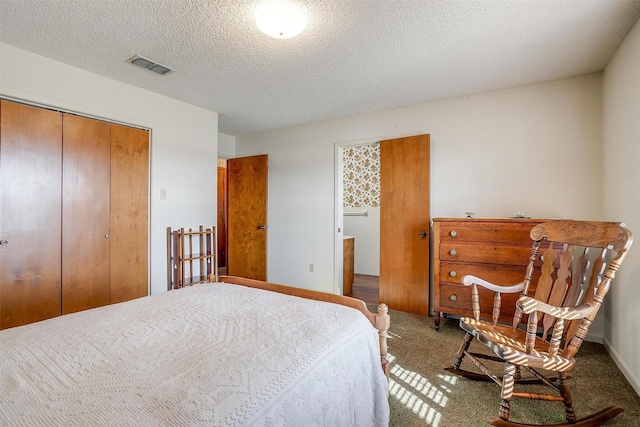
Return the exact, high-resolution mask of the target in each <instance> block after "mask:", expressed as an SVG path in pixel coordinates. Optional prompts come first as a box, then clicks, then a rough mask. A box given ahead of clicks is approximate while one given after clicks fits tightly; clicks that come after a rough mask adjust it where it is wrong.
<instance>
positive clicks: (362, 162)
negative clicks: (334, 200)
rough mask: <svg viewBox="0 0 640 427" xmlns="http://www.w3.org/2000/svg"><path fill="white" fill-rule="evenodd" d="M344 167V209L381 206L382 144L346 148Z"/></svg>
mask: <svg viewBox="0 0 640 427" xmlns="http://www.w3.org/2000/svg"><path fill="white" fill-rule="evenodd" d="M342 165H343V166H342V167H343V169H342V177H343V185H344V188H343V199H344V207H345V208H361V207H378V206H380V144H373V145H359V146H356V147H348V148H345V150H344V152H343V156H342Z"/></svg>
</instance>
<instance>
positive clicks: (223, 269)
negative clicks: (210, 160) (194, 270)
mask: <svg viewBox="0 0 640 427" xmlns="http://www.w3.org/2000/svg"><path fill="white" fill-rule="evenodd" d="M227 189H228V187H227V160H226V159H218V222H217V224H218V226H217V228H216V235H217V236H216V237H217V239H218V243H217V245H218V246H217V247H218V251H217V254H218V256H217V259H218V274H220V275H225V274H227V245H228V241H227V235H228V225H227V197H228V191H227Z"/></svg>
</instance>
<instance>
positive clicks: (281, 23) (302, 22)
mask: <svg viewBox="0 0 640 427" xmlns="http://www.w3.org/2000/svg"><path fill="white" fill-rule="evenodd" d="M255 16H256V25H257V26H258V28H259V29H260V31H262V32H263V33H265V34H266V35H268V36H270V37H273V38H276V39H288V38H290V37H294V36H297V35H298V34H300V33H301V32H302V31H303V30H304V29H305V28H306V26H307V12H306V11H305V10H304V9H303V8H302V7H301V6H298V5H297V4H294V3H289V2H284V1H277V2H268V3H263V4H261V5H259V6H258V7H257V9H256V14H255Z"/></svg>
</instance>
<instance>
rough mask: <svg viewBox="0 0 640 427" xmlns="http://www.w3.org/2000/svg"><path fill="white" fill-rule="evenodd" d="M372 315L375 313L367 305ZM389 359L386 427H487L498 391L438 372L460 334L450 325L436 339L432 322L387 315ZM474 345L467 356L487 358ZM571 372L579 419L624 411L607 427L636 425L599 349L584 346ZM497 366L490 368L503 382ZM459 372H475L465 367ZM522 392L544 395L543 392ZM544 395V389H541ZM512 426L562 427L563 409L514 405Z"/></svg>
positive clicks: (633, 408)
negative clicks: (612, 408) (554, 426)
mask: <svg viewBox="0 0 640 427" xmlns="http://www.w3.org/2000/svg"><path fill="white" fill-rule="evenodd" d="M370 309H372V311H375V308H374V306H370ZM390 314H391V328H390V330H389V335H390V338H389V354H390V359H391V375H390V383H389V385H390V395H389V402H390V406H391V420H390V426H397V427H412V426H441V427H475V426H487V425H489V424H488V422H487V420H488V419H489V418H490V417H493V416H497V415H498V408H499V405H500V388H499V387H498V386H497V385H496V384H494V383H493V382H491V383H485V382H478V381H472V380H468V379H465V378H461V377H456V376H452V375H451V374H449V373H448V372H446V371H445V370H443V369H442V367H443V366H444V365H445V364H451V363H452V362H453V358H454V356H455V354H456V352H457V350H458V347H459V345H460V342H461V341H462V337H463V336H464V333H463V331H462V330H461V329H460V327H459V326H458V321H457V320H454V319H442V322H441V330H440V332H436V331H435V330H434V326H433V318H432V317H423V316H416V315H412V314H407V313H402V312H399V311H395V310H390ZM485 348H486V347H485V346H484V345H482V344H481V343H479V342H477V341H474V342H473V343H472V344H471V350H472V351H476V352H485ZM576 359H577V363H576V368H575V369H574V370H573V372H571V373H570V374H571V376H572V378H571V380H569V386H570V390H571V392H572V395H573V399H574V409H575V412H576V416H577V417H578V418H582V417H584V416H587V415H590V414H592V413H594V412H597V411H599V410H601V409H603V408H604V407H606V406H608V405H609V404H616V405H619V406H621V407H623V408H624V410H625V411H624V412H623V413H622V414H620V415H618V416H617V417H616V418H614V419H613V420H611V421H609V423H607V424H606V426H620V427H621V426H624V427H630V426H640V397H639V396H638V395H637V394H636V392H635V391H634V390H633V388H632V387H631V385H630V384H629V383H628V382H627V380H626V379H625V378H624V376H623V375H622V373H621V372H620V370H619V369H618V368H617V366H616V365H615V363H614V362H613V360H612V359H611V357H610V356H609V354H608V353H607V351H606V350H605V348H604V346H602V345H601V344H595V343H589V342H585V343H584V344H583V345H582V347H581V349H580V351H579V352H578V355H577V357H576ZM500 366H501V365H498V364H496V367H497V372H498V373H499V374H500V375H501V368H500ZM462 367H463V368H465V367H466V369H469V370H475V367H474V366H473V364H472V363H471V362H469V361H465V362H463V365H462ZM528 390H531V391H536V390H544V388H541V386H533V387H529V389H528ZM547 390H548V388H547ZM511 421H515V422H527V423H534V424H544V423H546V424H550V423H561V422H565V421H566V420H565V417H564V406H563V404H562V403H561V402H539V401H531V400H526V399H514V400H513V402H512V404H511Z"/></svg>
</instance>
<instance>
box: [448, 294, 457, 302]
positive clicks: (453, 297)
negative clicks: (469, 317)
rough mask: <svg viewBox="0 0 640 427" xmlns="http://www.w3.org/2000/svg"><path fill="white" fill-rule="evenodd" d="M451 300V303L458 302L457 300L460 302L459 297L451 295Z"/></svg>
mask: <svg viewBox="0 0 640 427" xmlns="http://www.w3.org/2000/svg"><path fill="white" fill-rule="evenodd" d="M449 299H450V300H451V301H457V300H458V297H457V296H455V295H451V296H450V297H449Z"/></svg>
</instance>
